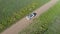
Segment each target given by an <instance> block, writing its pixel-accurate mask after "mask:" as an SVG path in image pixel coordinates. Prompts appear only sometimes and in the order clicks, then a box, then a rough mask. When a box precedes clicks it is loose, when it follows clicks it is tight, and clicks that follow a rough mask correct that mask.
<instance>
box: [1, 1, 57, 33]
mask: <svg viewBox="0 0 60 34" xmlns="http://www.w3.org/2000/svg"><path fill="white" fill-rule="evenodd" d="M56 2H57V0H51V1H50V2H48V3H46V4H45V5H43V6H42V7H40V8H38V9H37V10H35V11H34V12H36V13H37V16H36V17H35V18H37V17H38V16H40V15H41V14H42V13H43V12H46V11H47V10H48V9H49V8H50V7H52V6H53V5H54V4H55V3H56ZM33 19H34V18H33ZM31 21H32V20H30V21H28V20H26V18H23V19H21V20H20V21H18V22H17V23H16V24H14V25H12V26H11V27H10V28H8V29H6V30H5V31H4V32H2V33H1V34H18V32H20V31H21V30H22V29H24V28H26V27H27V26H28V25H29V24H30V23H31Z"/></svg>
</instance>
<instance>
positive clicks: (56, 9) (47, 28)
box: [19, 1, 60, 34]
mask: <svg viewBox="0 0 60 34" xmlns="http://www.w3.org/2000/svg"><path fill="white" fill-rule="evenodd" d="M19 34H60V1H59V2H57V3H56V5H54V6H53V7H51V8H50V9H49V10H48V11H47V12H45V13H43V14H42V15H41V16H39V17H38V18H36V19H34V20H33V22H32V23H31V24H30V25H29V26H28V27H27V28H25V29H24V30H22V31H21V32H20V33H19Z"/></svg>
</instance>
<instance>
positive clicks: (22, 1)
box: [0, 0, 49, 32]
mask: <svg viewBox="0 0 60 34" xmlns="http://www.w3.org/2000/svg"><path fill="white" fill-rule="evenodd" d="M48 1H49V0H45V1H44V0H0V32H2V31H3V30H4V29H6V28H8V27H9V26H11V25H12V24H14V22H16V21H18V20H19V19H22V18H23V17H25V16H26V15H27V14H29V13H31V12H33V10H35V9H36V8H38V7H40V6H42V5H43V4H45V3H46V2H48Z"/></svg>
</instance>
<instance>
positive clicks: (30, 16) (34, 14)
mask: <svg viewBox="0 0 60 34" xmlns="http://www.w3.org/2000/svg"><path fill="white" fill-rule="evenodd" d="M35 16H36V13H32V14H30V15H28V16H26V19H27V20H30V19H32V18H33V17H35Z"/></svg>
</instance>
